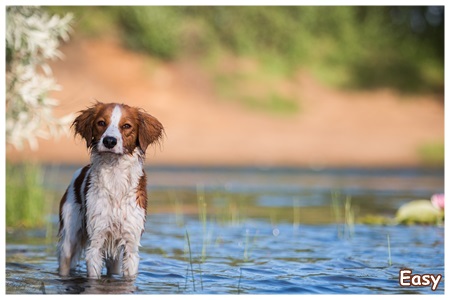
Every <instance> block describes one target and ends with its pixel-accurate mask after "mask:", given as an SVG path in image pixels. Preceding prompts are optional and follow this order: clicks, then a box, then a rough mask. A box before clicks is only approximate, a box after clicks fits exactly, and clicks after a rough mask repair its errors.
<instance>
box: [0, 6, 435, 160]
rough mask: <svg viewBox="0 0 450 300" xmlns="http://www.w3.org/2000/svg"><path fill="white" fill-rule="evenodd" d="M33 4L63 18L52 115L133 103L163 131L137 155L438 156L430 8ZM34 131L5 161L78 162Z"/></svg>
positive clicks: (69, 147) (81, 153) (78, 146)
mask: <svg viewBox="0 0 450 300" xmlns="http://www.w3.org/2000/svg"><path fill="white" fill-rule="evenodd" d="M42 10H44V11H45V12H47V13H48V14H52V15H53V14H56V15H59V16H61V17H63V16H65V15H66V14H68V13H70V14H73V19H72V21H71V22H70V26H71V28H72V29H71V30H70V31H69V32H68V35H69V38H68V39H66V42H64V43H62V44H61V46H60V47H59V50H60V51H61V52H62V55H61V58H62V59H55V60H53V61H48V63H49V68H51V70H52V71H53V78H54V79H55V81H56V83H57V84H58V85H59V86H60V90H58V91H51V92H50V93H48V97H51V98H54V99H57V100H58V101H59V105H58V106H56V107H54V115H55V116H57V117H62V116H66V115H68V114H75V113H76V112H78V111H79V110H82V109H84V108H86V107H87V106H89V105H90V104H92V103H94V102H95V101H96V100H99V101H104V102H124V103H127V104H129V105H133V106H139V107H142V108H144V109H145V110H146V111H148V112H149V113H150V114H152V115H154V116H155V117H157V118H158V119H159V120H160V121H161V122H162V124H163V125H164V126H165V129H166V138H165V140H164V143H163V145H162V146H161V148H158V149H151V150H150V151H149V153H148V159H147V163H149V164H156V165H214V166H217V165H245V166H267V167H270V166H302V167H312V168H324V167H333V166H369V167H375V166H423V165H425V166H429V165H433V166H442V163H443V157H444V105H443V103H444V9H443V7H432V6H430V7H370V6H369V7H367V6H366V7H195V6H192V7H44V8H42ZM73 116H74V115H73ZM68 124H69V125H70V122H69V123H68ZM37 141H38V144H39V147H36V150H37V151H28V150H29V148H30V147H29V146H28V144H27V143H25V144H24V149H23V150H24V151H16V150H15V149H14V147H9V146H8V147H7V156H8V159H10V160H14V161H21V160H23V159H26V160H34V161H39V162H61V163H83V162H86V161H88V153H87V151H86V149H85V148H84V143H83V142H82V141H81V140H80V139H79V138H77V139H73V136H72V134H68V135H63V136H61V138H60V139H53V138H50V139H48V140H43V139H39V140H37Z"/></svg>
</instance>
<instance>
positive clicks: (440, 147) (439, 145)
mask: <svg viewBox="0 0 450 300" xmlns="http://www.w3.org/2000/svg"><path fill="white" fill-rule="evenodd" d="M418 154H419V157H420V158H421V160H422V163H423V164H424V165H426V166H431V167H442V166H443V165H444V160H445V147H444V143H443V142H429V143H425V144H423V145H421V146H420V147H419V148H418Z"/></svg>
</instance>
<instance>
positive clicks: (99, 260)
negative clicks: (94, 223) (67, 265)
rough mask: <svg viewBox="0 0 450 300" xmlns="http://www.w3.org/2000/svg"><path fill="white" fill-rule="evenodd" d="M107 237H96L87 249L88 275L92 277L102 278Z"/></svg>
mask: <svg viewBox="0 0 450 300" xmlns="http://www.w3.org/2000/svg"><path fill="white" fill-rule="evenodd" d="M104 243H105V239H104V238H102V237H99V236H97V237H94V238H93V239H92V240H91V242H90V244H89V245H88V247H87V249H86V268H87V276H88V277H90V278H100V277H101V275H102V268H103V244H104Z"/></svg>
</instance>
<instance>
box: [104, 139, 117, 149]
mask: <svg viewBox="0 0 450 300" xmlns="http://www.w3.org/2000/svg"><path fill="white" fill-rule="evenodd" d="M116 144H117V139H116V138H115V137H112V136H105V137H104V138H103V145H105V147H106V148H108V149H112V148H114V146H115V145H116Z"/></svg>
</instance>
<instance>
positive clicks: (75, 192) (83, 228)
mask: <svg viewBox="0 0 450 300" xmlns="http://www.w3.org/2000/svg"><path fill="white" fill-rule="evenodd" d="M72 127H74V128H75V135H77V134H79V135H80V136H81V137H83V138H84V139H85V140H86V143H87V147H88V149H90V151H91V164H90V165H87V166H85V167H84V168H81V169H79V170H77V171H76V172H75V174H74V176H73V179H72V182H71V183H70V185H69V187H68V188H67V190H66V192H65V194H64V196H63V197H62V199H61V203H60V207H59V220H60V227H59V243H58V259H59V274H60V275H61V276H67V275H69V273H70V270H71V269H73V268H75V267H76V266H77V263H78V260H79V258H80V256H81V253H82V251H83V250H85V256H86V267H87V275H88V277H93V278H99V277H100V276H101V273H102V269H103V263H104V262H105V263H106V268H107V272H108V274H123V276H127V277H132V276H135V275H136V274H137V272H138V265H139V254H138V251H139V249H138V247H139V246H140V239H141V236H142V233H143V232H144V223H145V218H146V210H147V191H146V175H145V172H144V169H143V166H144V158H145V150H146V149H147V147H148V146H149V145H150V144H152V143H155V142H159V141H160V140H161V138H162V135H163V131H164V129H163V126H162V125H161V123H160V122H159V121H158V120H157V119H156V118H154V117H153V116H151V115H149V114H147V113H145V112H144V111H143V110H141V109H138V108H134V107H130V106H128V105H125V104H117V103H108V104H104V103H100V102H97V103H96V104H95V105H93V106H92V107H90V108H88V109H86V110H83V111H80V114H79V116H78V117H77V118H76V119H75V121H74V122H73V124H72Z"/></svg>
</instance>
